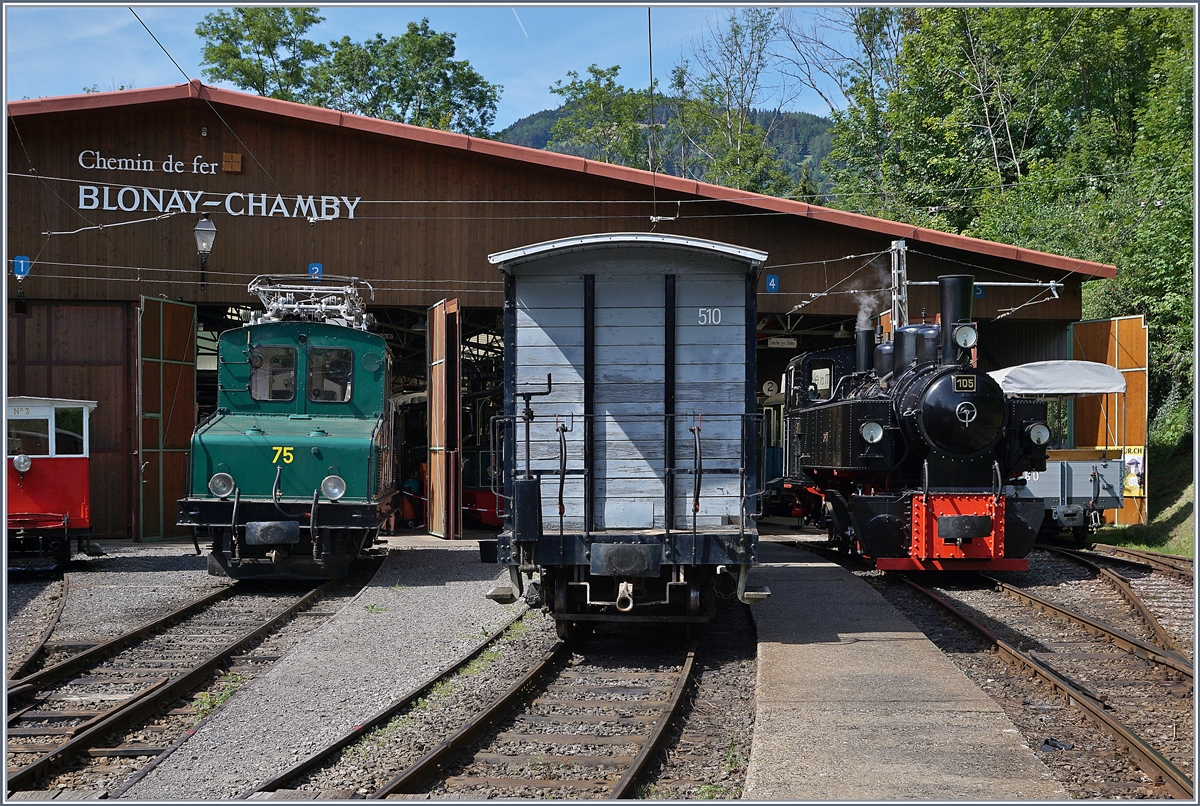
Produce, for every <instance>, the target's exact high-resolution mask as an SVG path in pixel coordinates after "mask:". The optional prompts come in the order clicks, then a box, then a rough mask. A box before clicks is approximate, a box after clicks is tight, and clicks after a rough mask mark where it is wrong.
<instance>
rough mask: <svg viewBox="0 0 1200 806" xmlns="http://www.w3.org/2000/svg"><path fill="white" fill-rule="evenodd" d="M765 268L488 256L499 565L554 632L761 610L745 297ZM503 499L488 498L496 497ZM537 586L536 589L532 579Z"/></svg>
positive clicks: (614, 251) (606, 247)
mask: <svg viewBox="0 0 1200 806" xmlns="http://www.w3.org/2000/svg"><path fill="white" fill-rule="evenodd" d="M766 257H767V256H766V254H765V253H763V252H758V251H755V250H752V249H745V248H742V247H737V246H731V245H729V244H724V243H717V242H714V241H707V240H701V239H698V238H687V237H682V236H677V235H659V234H654V233H611V234H601V235H587V236H581V237H573V238H563V239H560V240H555V241H548V242H546V243H540V244H534V245H532V246H526V247H522V248H520V249H512V250H509V251H506V252H500V253H497V254H494V255H491V256H490V257H489V258H488V259H489V260H490V261H491V262H492V263H493V264H494V265H496V266H498V267H499V269H500V271H501V272H502V273H503V276H504V282H505V286H504V288H505V292H504V346H505V347H504V349H505V352H504V394H505V400H504V415H503V416H502V417H499V418H497V419H496V421H495V422H494V424H493V434H494V439H495V447H494V450H493V455H496V454H497V452H498V451H497V449H498V448H499V447H500V446H501V445H502V451H501V452H502V456H503V460H502V461H503V472H502V473H501V474H498V475H499V477H498V478H497V479H496V482H495V483H496V485H497V489H496V492H497V493H498V494H499V495H501V496H502V500H503V501H504V502H505V519H504V530H503V532H502V533H501V535H500V536H499V539H498V542H497V558H498V561H499V562H500V563H502V564H506V565H508V567H509V569H510V571H511V577H512V583H513V584H512V587H511V588H508V587H503V588H497V589H496V590H494V591H493V592H492V593H491V594H489V595H490V596H491V597H492V598H494V599H497V600H499V601H511V600H512V599H513V598H515V597H516V596H518V595H522V594H524V595H525V598H526V600H527V601H530V602H531V603H540V604H544V605H545V606H546V607H547V608H548V609H549V610H550V612H551V613H552V614H553V615H554V617H555V619H556V620H557V622H558V624H559V632H560V634H563V635H565V634H567V633H568V632H569V631H570V629H571V627H572V625H573V624H574V623H576V622H579V621H588V620H601V619H603V620H609V619H635V620H645V619H653V620H682V621H689V622H698V621H702V620H704V619H706V618H708V617H709V616H710V615H711V614H712V612H714V610H715V609H716V607H717V605H718V604H719V603H720V601H721V600H722V599H725V600H732V599H733V597H735V596H737V597H739V598H741V599H742V600H743V601H749V600H753V599H756V598H764V597H765V596H766V595H767V594H766V591H765V589H755V588H752V587H749V586H748V585H747V573H748V571H749V568H750V566H751V565H753V564H754V563H755V562H756V560H757V553H758V533H757V530H756V528H755V525H754V523H753V521H752V520H751V515H753V514H754V508H755V506H756V505H757V503H758V496H759V494H760V492H759V490H758V484H759V479H758V477H757V473H756V468H757V457H756V453H755V448H756V436H755V435H756V427H755V418H756V411H755V354H756V338H755V312H756V297H755V294H756V287H757V281H758V277H759V274H760V272H761V270H762V267H763V263H764V261H765V260H766ZM501 487H502V489H501ZM535 575H536V578H535Z"/></svg>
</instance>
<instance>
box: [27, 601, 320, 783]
mask: <svg viewBox="0 0 1200 806" xmlns="http://www.w3.org/2000/svg"><path fill="white" fill-rule="evenodd" d="M333 583H334V580H331V581H329V582H326V583H325V584H323V585H321V586H320V587H318V588H315V589H314V590H312V591H310V592H309V593H307V594H306V595H304V596H302V597H300V598H298V599H296V601H294V602H293V603H292V604H291V605H289V606H288V607H286V608H284V609H283V610H281V611H278V612H276V613H275V614H274V615H272V617H271V618H269V619H267V620H266V621H263V622H261V623H259V624H258V625H257V626H256V627H255V628H254V629H252V630H250V631H249V632H246V633H243V634H241V635H239V636H236V637H235V638H234V639H233V640H231V641H229V642H227V643H226V644H225V645H224V646H222V647H221V648H220V649H218V650H217V651H216V652H214V653H212V654H210V655H208V656H207V657H204V658H202V659H201V661H200V662H199V663H196V664H194V665H193V666H192V667H191V668H190V669H188V670H186V671H184V672H182V673H181V674H174V675H171V674H167V675H164V676H162V677H159V678H158V679H157V680H154V679H152V678H145V680H146V682H147V683H149V685H148V686H146V687H145V688H143V689H142V690H141V691H138V692H136V693H134V694H133V695H132V696H130V697H129V698H128V699H126V700H123V701H121V702H119V703H118V704H117V705H115V706H114V707H113V708H111V709H109V710H107V711H103V712H99V713H97V714H95V715H94V716H92V717H91V718H89V719H87V721H85V722H84V723H83V724H82V725H79V726H77V727H74V728H68V729H65V731H64V732H63V733H62V734H61V735H64V736H68V737H69V738H68V739H67V741H66V742H64V743H62V744H59V745H57V746H55V747H53V748H52V749H49V750H47V751H46V752H45V753H44V754H42V755H40V756H39V757H38V758H37V759H35V760H34V761H33V762H31V763H29V764H26V765H24V766H22V767H19V768H18V769H16V770H15V771H13V772H11V773H10V774H9V776H8V779H7V781H6V785H7V788H8V790H9V791H10V792H11V791H15V790H21V789H24V788H26V787H29V786H30V785H32V784H33V783H34V782H35V781H37V780H38V779H39V778H43V777H46V776H49V775H51V774H52V773H53V772H54V771H56V770H57V769H59V768H61V767H62V766H63V765H65V764H67V763H69V762H70V760H71V758H72V757H73V756H74V755H75V754H79V753H86V752H87V751H88V750H89V749H92V748H94V747H97V746H100V745H101V744H102V743H103V741H104V739H105V737H106V736H107V735H108V734H109V733H110V732H112V731H119V730H124V729H127V728H128V727H129V726H131V725H134V724H137V723H138V722H139V721H141V720H144V719H146V718H147V717H149V716H150V715H151V714H153V713H155V712H156V711H157V710H159V709H160V708H161V707H163V706H164V705H167V704H170V703H171V702H174V701H175V700H176V699H178V698H179V697H181V696H184V695H185V694H187V693H188V692H189V691H192V690H193V689H195V688H196V687H197V686H199V685H201V684H202V683H203V682H204V681H205V680H207V679H208V678H209V677H211V676H212V674H213V673H214V672H215V671H216V670H217V669H219V668H220V667H221V665H222V664H223V663H225V662H226V661H227V660H228V658H229V657H230V656H232V655H235V654H237V653H238V652H240V651H241V650H242V649H243V648H244V647H246V646H247V645H249V644H251V643H253V642H254V641H256V640H258V639H259V638H261V637H262V636H264V635H266V634H267V633H268V632H270V631H271V630H273V629H275V627H277V626H278V625H279V624H281V623H282V622H283V621H284V620H286V619H288V618H290V617H291V616H292V615H293V614H294V613H296V612H297V611H299V610H300V609H302V608H304V607H307V606H308V605H309V604H311V603H312V602H313V601H315V600H316V599H317V598H319V597H320V596H321V595H323V594H324V593H325V591H326V590H327V589H328V588H329V587H330V586H331V585H332V584H333ZM194 606H195V603H192V605H191V607H194ZM130 643H132V642H130ZM81 654H83V655H89V657H91V656H92V654H93V652H92V651H89V652H86V653H81ZM77 658H78V656H76V658H72V659H71V660H72V661H76V660H77ZM80 668H82V667H80ZM164 671H166V670H165V669H164ZM171 671H175V670H171ZM60 679H61V678H60ZM22 690H23V692H28V693H32V691H30V690H29V689H27V688H24V687H22ZM36 690H37V689H36V688H35V689H33V691H36ZM13 696H14V694H13V692H12V691H10V692H9V697H10V700H11V698H12V697H13ZM10 710H11V705H10ZM11 722H12V717H10V726H9V733H10V736H11V735H12V731H13V728H12V725H11ZM6 749H7V750H8V752H9V754H10V755H11V754H13V753H19V752H21V750H20V746H19V745H14V744H13V743H11V742H10V743H9V745H8V747H7V748H6Z"/></svg>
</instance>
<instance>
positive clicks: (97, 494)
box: [8, 302, 137, 537]
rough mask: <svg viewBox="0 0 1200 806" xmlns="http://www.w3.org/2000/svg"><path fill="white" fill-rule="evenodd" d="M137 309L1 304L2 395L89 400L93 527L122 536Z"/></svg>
mask: <svg viewBox="0 0 1200 806" xmlns="http://www.w3.org/2000/svg"><path fill="white" fill-rule="evenodd" d="M136 328H137V309H136V306H135V305H131V304H127V303H121V302H117V303H56V304H54V305H48V304H42V303H32V304H30V305H29V307H28V313H26V314H20V315H18V314H15V313H14V311H13V306H12V304H10V305H9V307H8V347H9V349H8V393H9V394H10V395H32V396H37V397H61V398H70V399H77V400H95V401H97V405H96V409H95V411H93V412H92V417H91V457H92V465H91V497H92V530H93V534H95V535H96V536H98V537H112V536H128V535H129V534H130V533H131V532H130V530H131V528H132V524H133V518H134V509H135V507H134V502H135V501H136V498H135V496H136V494H137V490H136V489H135V488H134V485H133V481H132V480H133V479H134V478H135V477H136V475H137V468H136V459H137V457H136V456H134V452H135V451H136V450H137V437H136V434H135V432H134V430H133V429H134V427H135V425H136V422H137V420H136V416H135V407H134V401H135V397H136V390H135V383H136V377H135V373H134V372H133V370H132V366H133V362H134V361H135V358H134V350H135V349H136V344H135V343H136V340H137V329H136Z"/></svg>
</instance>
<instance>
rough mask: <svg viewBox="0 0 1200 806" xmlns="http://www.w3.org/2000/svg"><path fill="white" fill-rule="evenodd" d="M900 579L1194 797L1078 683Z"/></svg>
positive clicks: (1186, 783) (1183, 779)
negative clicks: (1050, 687)
mask: <svg viewBox="0 0 1200 806" xmlns="http://www.w3.org/2000/svg"><path fill="white" fill-rule="evenodd" d="M900 579H901V581H902V582H904V583H905V584H906V585H908V586H909V587H911V588H913V589H914V590H915V591H917V592H918V593H920V594H921V595H922V596H924V597H926V598H927V599H929V600H930V601H931V602H933V603H934V604H936V605H937V606H938V607H941V608H943V609H945V610H946V611H947V612H949V613H951V614H953V615H954V616H955V617H956V618H958V619H959V620H960V621H962V622H963V623H964V624H966V625H967V626H968V627H970V628H971V629H972V630H974V631H975V632H977V633H979V634H980V635H982V636H983V637H984V638H986V639H987V640H988V641H989V642H990V643H992V644H993V645H994V646H995V647H996V649H997V651H999V652H1000V654H1001V655H1003V656H1004V657H1005V658H1006V659H1008V660H1009V662H1011V663H1015V664H1017V665H1018V666H1023V667H1025V668H1027V669H1029V670H1030V671H1032V672H1033V673H1035V674H1036V675H1038V676H1039V677H1041V678H1042V679H1043V680H1045V681H1046V682H1047V683H1049V684H1050V685H1051V686H1053V687H1054V688H1056V689H1058V690H1059V691H1062V692H1063V693H1064V694H1066V695H1067V696H1068V697H1070V698H1071V700H1072V701H1073V702H1075V703H1077V704H1078V705H1079V706H1080V707H1081V708H1083V709H1084V711H1086V712H1087V714H1088V715H1089V716H1090V717H1091V718H1092V719H1093V720H1094V721H1095V722H1096V723H1097V724H1099V725H1100V726H1101V727H1102V728H1103V729H1105V730H1107V731H1109V732H1110V733H1111V734H1112V735H1113V736H1115V737H1116V738H1117V739H1118V740H1119V741H1121V742H1123V743H1125V744H1126V745H1127V746H1128V747H1129V749H1130V752H1131V753H1132V754H1133V755H1134V756H1135V757H1136V758H1137V759H1138V762H1139V766H1141V768H1142V769H1143V771H1145V772H1146V773H1147V774H1148V775H1150V776H1151V777H1152V778H1155V777H1158V778H1161V779H1162V781H1163V782H1164V783H1165V785H1166V786H1167V788H1168V790H1170V791H1171V793H1172V794H1173V795H1174V796H1175V797H1179V798H1185V799H1188V800H1190V799H1192V798H1193V797H1194V792H1195V789H1194V786H1193V783H1192V780H1191V778H1189V777H1188V776H1187V775H1186V774H1185V773H1183V772H1182V771H1181V770H1180V769H1179V768H1178V767H1176V766H1175V765H1174V764H1172V763H1171V762H1170V761H1169V760H1168V759H1166V758H1164V757H1163V756H1162V754H1160V753H1159V752H1158V751H1157V750H1155V749H1154V748H1153V747H1152V746H1151V745H1150V744H1149V743H1147V742H1146V741H1145V740H1144V739H1143V738H1142V737H1140V736H1138V735H1137V734H1136V733H1134V732H1133V731H1132V730H1130V729H1129V727H1127V726H1126V725H1125V724H1123V723H1122V722H1121V721H1120V720H1118V719H1117V718H1116V717H1115V716H1113V715H1112V714H1111V713H1109V712H1108V710H1107V709H1106V707H1105V705H1104V703H1103V702H1101V701H1100V700H1098V699H1097V698H1096V697H1094V696H1093V695H1092V694H1091V693H1089V692H1087V691H1085V690H1084V689H1082V688H1080V687H1079V686H1078V684H1076V683H1075V682H1073V681H1071V680H1069V679H1068V678H1066V677H1064V676H1063V675H1061V674H1059V673H1058V672H1056V671H1054V670H1053V669H1051V668H1050V667H1049V666H1047V665H1046V664H1044V663H1042V662H1041V661H1039V660H1037V659H1036V658H1034V657H1033V656H1032V655H1029V654H1027V653H1026V652H1024V651H1022V650H1020V649H1018V648H1017V647H1015V646H1013V645H1012V644H1010V643H1008V642H1007V641H1005V640H1004V639H1002V638H1000V637H999V636H997V635H996V634H995V633H993V632H992V631H991V630H989V629H988V628H987V627H985V626H984V625H983V624H981V623H980V622H979V621H977V620H976V619H974V618H972V617H971V616H970V615H968V614H967V613H965V612H964V611H963V610H962V609H961V608H959V607H956V606H955V605H954V604H953V603H952V602H949V601H947V600H946V599H945V598H943V597H942V596H940V595H938V594H937V593H935V592H934V591H933V590H931V589H928V588H926V587H924V586H923V585H921V584H919V583H917V582H915V581H914V580H913V579H911V578H910V577H908V576H907V575H901V576H900Z"/></svg>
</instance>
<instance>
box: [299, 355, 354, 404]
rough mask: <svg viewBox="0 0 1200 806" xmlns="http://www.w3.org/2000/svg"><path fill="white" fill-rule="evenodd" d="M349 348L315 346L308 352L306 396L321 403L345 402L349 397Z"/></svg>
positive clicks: (351, 360) (352, 358) (350, 357)
mask: <svg viewBox="0 0 1200 806" xmlns="http://www.w3.org/2000/svg"><path fill="white" fill-rule="evenodd" d="M353 366H354V353H353V352H352V351H350V350H339V349H333V348H325V347H316V348H313V349H312V350H310V351H309V353H308V396H309V397H310V398H311V399H313V400H317V401H320V402H322V403H345V402H347V401H348V400H349V399H350V380H351V377H350V376H351V368H352V367H353Z"/></svg>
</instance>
